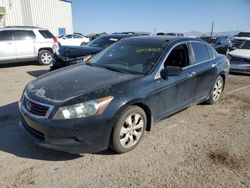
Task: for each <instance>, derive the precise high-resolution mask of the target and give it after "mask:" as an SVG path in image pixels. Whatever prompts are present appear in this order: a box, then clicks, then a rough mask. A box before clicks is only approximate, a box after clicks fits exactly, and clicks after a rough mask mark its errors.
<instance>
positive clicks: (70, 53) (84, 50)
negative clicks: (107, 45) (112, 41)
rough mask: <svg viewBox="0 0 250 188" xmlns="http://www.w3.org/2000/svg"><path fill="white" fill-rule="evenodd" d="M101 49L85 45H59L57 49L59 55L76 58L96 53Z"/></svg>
mask: <svg viewBox="0 0 250 188" xmlns="http://www.w3.org/2000/svg"><path fill="white" fill-rule="evenodd" d="M100 51H102V49H101V48H95V47H87V46H61V47H60V49H59V56H60V57H63V58H69V59H72V58H77V57H82V56H86V55H92V54H96V53H99V52H100Z"/></svg>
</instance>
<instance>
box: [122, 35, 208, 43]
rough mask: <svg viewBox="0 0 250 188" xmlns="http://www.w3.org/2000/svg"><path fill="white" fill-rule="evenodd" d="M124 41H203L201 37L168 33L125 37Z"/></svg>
mask: <svg viewBox="0 0 250 188" xmlns="http://www.w3.org/2000/svg"><path fill="white" fill-rule="evenodd" d="M123 41H132V42H144V41H145V42H153V43H159V44H160V43H162V44H163V43H165V42H175V41H176V42H186V41H198V42H203V43H204V41H203V40H201V39H197V38H192V37H183V36H166V35H156V36H134V37H128V38H125V39H123Z"/></svg>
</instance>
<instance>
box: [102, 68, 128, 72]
mask: <svg viewBox="0 0 250 188" xmlns="http://www.w3.org/2000/svg"><path fill="white" fill-rule="evenodd" d="M105 68H106V69H108V70H111V71H115V72H121V73H127V72H126V71H123V70H121V69H117V68H114V67H105Z"/></svg>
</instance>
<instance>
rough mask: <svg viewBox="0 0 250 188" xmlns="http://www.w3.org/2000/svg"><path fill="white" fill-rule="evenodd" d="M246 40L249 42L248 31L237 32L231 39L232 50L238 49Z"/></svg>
mask: <svg viewBox="0 0 250 188" xmlns="http://www.w3.org/2000/svg"><path fill="white" fill-rule="evenodd" d="M247 40H250V31H244V32H239V33H238V34H237V35H236V36H235V37H234V39H233V49H237V48H239V47H240V46H241V45H242V44H243V43H244V42H245V41H247Z"/></svg>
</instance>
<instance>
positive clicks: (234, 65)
mask: <svg viewBox="0 0 250 188" xmlns="http://www.w3.org/2000/svg"><path fill="white" fill-rule="evenodd" d="M230 72H234V73H244V74H250V63H245V62H234V61H233V62H230Z"/></svg>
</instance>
